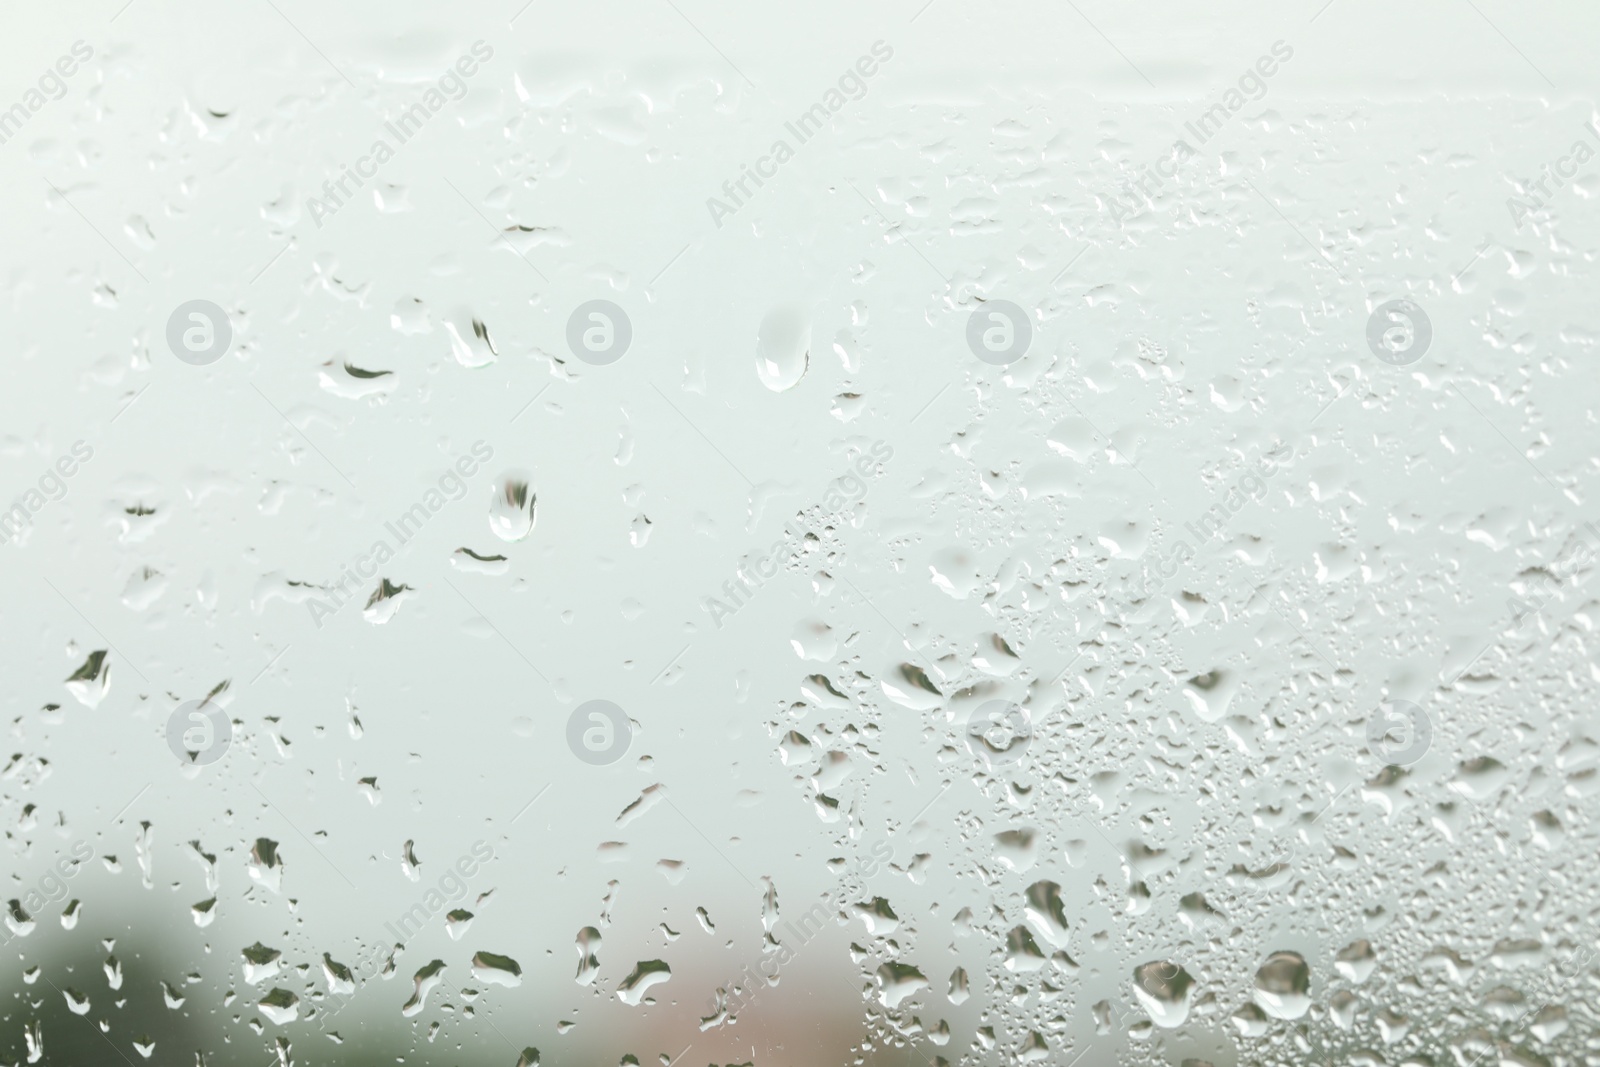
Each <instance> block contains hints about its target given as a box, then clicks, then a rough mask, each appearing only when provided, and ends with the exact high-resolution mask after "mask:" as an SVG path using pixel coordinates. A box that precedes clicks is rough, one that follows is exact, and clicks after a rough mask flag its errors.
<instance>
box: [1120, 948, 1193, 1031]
mask: <svg viewBox="0 0 1600 1067" xmlns="http://www.w3.org/2000/svg"><path fill="white" fill-rule="evenodd" d="M1193 989H1194V978H1193V976H1191V975H1190V974H1189V972H1188V971H1186V970H1184V969H1183V968H1182V967H1179V966H1178V965H1177V964H1176V963H1172V962H1171V961H1169V960H1154V961H1152V962H1150V963H1146V964H1143V965H1142V966H1139V967H1135V968H1134V969H1133V995H1134V996H1136V997H1138V998H1139V1003H1140V1005H1141V1006H1143V1008H1144V1010H1145V1012H1146V1013H1148V1014H1149V1016H1150V1021H1151V1022H1153V1023H1155V1024H1156V1025H1157V1026H1161V1027H1165V1028H1167V1029H1169V1030H1170V1029H1173V1028H1175V1027H1179V1026H1182V1025H1183V1022H1184V1020H1185V1019H1187V1018H1188V1017H1189V994H1190V993H1191V992H1192V991H1193Z"/></svg>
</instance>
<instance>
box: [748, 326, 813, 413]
mask: <svg viewBox="0 0 1600 1067" xmlns="http://www.w3.org/2000/svg"><path fill="white" fill-rule="evenodd" d="M810 361H811V321H810V319H809V318H808V317H807V315H806V313H805V312H804V311H802V310H800V309H799V308H797V307H792V306H784V307H776V308H773V309H772V310H771V311H769V312H767V317H766V318H764V319H762V320H761V327H760V329H758V330H757V331H756V374H757V376H759V377H760V378H761V384H762V385H764V386H766V387H767V388H768V389H771V390H772V391H773V392H774V393H782V392H784V391H786V390H789V389H793V388H794V387H795V386H796V385H798V384H800V379H801V378H803V377H805V373H806V367H807V366H808V365H809V364H810Z"/></svg>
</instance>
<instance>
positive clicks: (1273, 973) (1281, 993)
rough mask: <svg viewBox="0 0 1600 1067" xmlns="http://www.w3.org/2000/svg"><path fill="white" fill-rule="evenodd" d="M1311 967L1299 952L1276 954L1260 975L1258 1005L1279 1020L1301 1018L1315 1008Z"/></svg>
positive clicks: (1262, 968)
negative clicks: (1311, 991) (1312, 1002)
mask: <svg viewBox="0 0 1600 1067" xmlns="http://www.w3.org/2000/svg"><path fill="white" fill-rule="evenodd" d="M1310 989H1311V968H1310V967H1308V966H1306V961H1305V957H1303V956H1301V955H1300V954H1299V953H1298V952H1274V953H1273V954H1272V955H1270V956H1268V957H1267V962H1265V963H1263V964H1262V965H1261V969H1260V970H1259V971H1257V972H1256V992H1255V1000H1256V1003H1257V1004H1259V1005H1260V1006H1261V1010H1262V1011H1264V1012H1266V1013H1267V1014H1268V1015H1270V1016H1272V1017H1273V1018H1275V1019H1298V1018H1300V1016H1302V1015H1304V1014H1305V1013H1306V1012H1307V1010H1309V1009H1310V1007H1311V997H1310Z"/></svg>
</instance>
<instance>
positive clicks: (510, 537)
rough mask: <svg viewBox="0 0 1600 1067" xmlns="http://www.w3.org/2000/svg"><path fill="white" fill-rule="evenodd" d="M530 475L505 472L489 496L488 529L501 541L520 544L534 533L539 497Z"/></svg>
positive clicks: (522, 472) (519, 472)
mask: <svg viewBox="0 0 1600 1067" xmlns="http://www.w3.org/2000/svg"><path fill="white" fill-rule="evenodd" d="M529 482H530V476H529V474H528V472H527V471H522V470H510V471H506V472H505V473H504V474H502V475H501V476H500V477H499V478H496V479H495V483H494V485H493V486H492V487H491V488H490V490H489V493H490V496H489V529H491V530H493V531H494V535H495V536H496V537H498V538H500V540H502V541H520V540H522V539H523V538H524V537H527V536H528V535H529V534H530V533H532V532H533V523H534V519H535V518H536V515H535V508H536V505H537V503H538V495H537V494H535V493H534V492H533V491H532V489H530V488H529Z"/></svg>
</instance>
